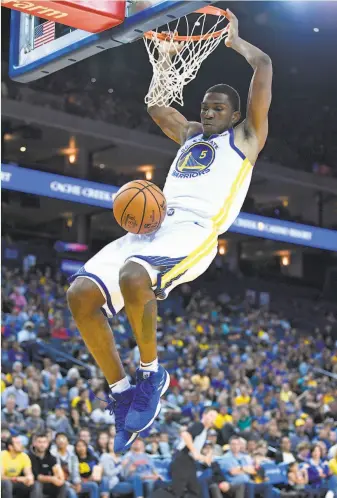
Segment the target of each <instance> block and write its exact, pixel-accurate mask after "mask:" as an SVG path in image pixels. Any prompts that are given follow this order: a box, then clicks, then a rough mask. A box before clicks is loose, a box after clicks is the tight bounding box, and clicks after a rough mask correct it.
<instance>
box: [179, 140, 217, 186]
mask: <svg viewBox="0 0 337 498" xmlns="http://www.w3.org/2000/svg"><path fill="white" fill-rule="evenodd" d="M214 157H215V149H214V147H213V146H212V145H211V144H209V143H207V142H198V143H195V144H192V145H190V146H189V147H188V148H187V149H186V150H183V151H182V154H181V155H180V157H179V158H178V160H177V163H176V167H175V170H174V171H173V176H176V177H178V178H194V177H196V176H200V175H204V174H205V173H208V172H209V168H210V166H211V164H212V163H213V161H214Z"/></svg>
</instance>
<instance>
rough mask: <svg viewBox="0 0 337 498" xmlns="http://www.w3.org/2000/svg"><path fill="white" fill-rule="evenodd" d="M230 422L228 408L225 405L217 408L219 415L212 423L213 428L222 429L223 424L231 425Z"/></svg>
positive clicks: (231, 420) (231, 419)
mask: <svg viewBox="0 0 337 498" xmlns="http://www.w3.org/2000/svg"><path fill="white" fill-rule="evenodd" d="M232 422H233V417H232V415H230V414H229V413H228V407H227V406H226V405H221V406H220V408H219V413H218V415H217V417H216V419H215V422H214V427H215V428H216V429H222V427H223V426H224V425H225V424H231V423H232Z"/></svg>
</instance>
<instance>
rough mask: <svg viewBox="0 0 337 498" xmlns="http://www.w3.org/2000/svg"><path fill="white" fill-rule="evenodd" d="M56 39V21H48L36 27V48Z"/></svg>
mask: <svg viewBox="0 0 337 498" xmlns="http://www.w3.org/2000/svg"><path fill="white" fill-rule="evenodd" d="M54 39H55V23H54V22H53V21H47V22H44V23H43V24H39V25H38V26H36V28H35V29H34V48H38V47H41V45H44V44H45V43H49V42H51V41H52V40H54Z"/></svg>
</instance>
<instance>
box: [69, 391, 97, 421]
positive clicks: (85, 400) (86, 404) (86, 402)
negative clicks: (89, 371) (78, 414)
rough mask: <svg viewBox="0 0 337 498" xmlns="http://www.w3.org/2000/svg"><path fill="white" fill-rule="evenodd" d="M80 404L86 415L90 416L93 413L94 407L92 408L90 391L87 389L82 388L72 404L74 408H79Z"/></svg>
mask: <svg viewBox="0 0 337 498" xmlns="http://www.w3.org/2000/svg"><path fill="white" fill-rule="evenodd" d="M79 403H81V406H82V410H84V412H85V413H87V414H88V415H90V413H91V412H92V406H91V401H90V399H89V389H88V388H87V387H82V388H81V389H80V390H79V393H78V396H76V397H75V398H73V400H72V402H71V406H72V408H77V407H78V405H79Z"/></svg>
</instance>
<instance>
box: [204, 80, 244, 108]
mask: <svg viewBox="0 0 337 498" xmlns="http://www.w3.org/2000/svg"><path fill="white" fill-rule="evenodd" d="M206 93H224V94H225V95H227V96H228V99H229V101H230V103H231V106H232V108H233V111H239V112H240V108H241V101H240V95H239V94H238V92H237V91H236V90H235V89H234V88H232V87H231V86H229V85H225V83H220V84H219V85H214V86H211V88H209V89H208V90H207V91H206Z"/></svg>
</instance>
